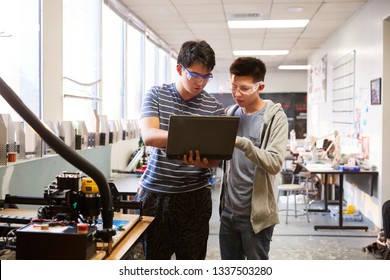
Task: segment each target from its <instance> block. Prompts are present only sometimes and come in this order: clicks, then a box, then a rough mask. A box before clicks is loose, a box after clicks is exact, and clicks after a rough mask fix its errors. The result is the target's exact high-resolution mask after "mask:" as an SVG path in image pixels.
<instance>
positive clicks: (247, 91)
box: [228, 81, 263, 95]
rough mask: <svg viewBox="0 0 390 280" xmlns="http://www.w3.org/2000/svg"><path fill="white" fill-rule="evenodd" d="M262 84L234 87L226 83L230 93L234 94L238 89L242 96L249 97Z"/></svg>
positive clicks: (233, 84)
mask: <svg viewBox="0 0 390 280" xmlns="http://www.w3.org/2000/svg"><path fill="white" fill-rule="evenodd" d="M262 83H263V82H262V81H260V82H257V83H254V84H241V85H236V84H235V83H233V82H231V81H228V87H229V89H230V90H231V91H232V92H236V90H237V89H238V90H239V91H240V92H241V93H242V94H246V95H250V94H253V93H255V92H256V91H257V89H258V88H259V87H260V85H261V84H262Z"/></svg>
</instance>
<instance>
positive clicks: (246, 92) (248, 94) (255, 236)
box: [219, 57, 288, 260]
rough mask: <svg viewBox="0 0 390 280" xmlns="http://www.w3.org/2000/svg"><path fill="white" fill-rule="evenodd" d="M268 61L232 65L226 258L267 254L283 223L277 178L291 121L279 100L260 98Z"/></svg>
mask: <svg viewBox="0 0 390 280" xmlns="http://www.w3.org/2000/svg"><path fill="white" fill-rule="evenodd" d="M265 73H266V67H265V64H264V63H263V62H262V61H261V60H259V59H257V58H253V57H241V58H237V59H236V60H235V61H234V62H233V63H232V64H231V66H230V81H229V86H230V89H231V91H232V96H233V99H234V101H235V102H236V105H233V106H231V107H230V108H228V109H227V115H234V116H239V117H240V125H239V128H238V132H237V138H236V144H235V149H234V152H233V157H232V159H231V160H230V164H229V169H228V176H227V184H226V186H225V187H224V189H223V192H222V196H221V198H222V199H221V207H220V208H221V209H222V212H221V225H220V232H219V241H220V251H221V258H222V259H231V260H232V259H233V260H238V259H262V260H267V259H269V257H268V253H269V250H270V243H271V238H272V234H273V230H274V226H275V225H276V224H278V223H279V217H278V207H277V202H276V199H275V195H274V180H275V175H276V174H278V173H279V172H280V171H281V169H282V165H283V160H284V154H285V151H286V148H287V139H288V121H287V116H286V114H285V113H284V111H283V109H282V107H281V105H280V104H275V103H273V102H272V101H270V100H262V99H261V92H262V91H263V89H264V87H265V84H264V77H265Z"/></svg>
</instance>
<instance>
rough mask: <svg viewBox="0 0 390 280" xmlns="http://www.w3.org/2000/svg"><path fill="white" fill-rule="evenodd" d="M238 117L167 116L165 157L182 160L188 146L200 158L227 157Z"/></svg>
mask: <svg viewBox="0 0 390 280" xmlns="http://www.w3.org/2000/svg"><path fill="white" fill-rule="evenodd" d="M239 121H240V118H239V117H232V116H192V115H191V116H188V115H186V116H182V115H172V116H170V119H169V128H168V143H167V148H166V154H167V157H168V158H169V159H179V160H182V159H183V156H184V154H188V153H189V151H190V150H192V151H193V152H194V153H195V151H196V150H198V151H199V152H200V156H201V158H207V159H219V160H229V159H231V157H232V154H233V150H234V143H235V140H236V135H237V129H238V124H239Z"/></svg>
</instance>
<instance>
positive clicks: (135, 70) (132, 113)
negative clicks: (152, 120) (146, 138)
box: [126, 25, 145, 119]
mask: <svg viewBox="0 0 390 280" xmlns="http://www.w3.org/2000/svg"><path fill="white" fill-rule="evenodd" d="M144 42H145V37H144V35H143V34H142V33H141V32H139V31H138V30H137V29H135V28H134V27H132V26H130V25H128V26H127V67H126V68H127V95H126V96H127V119H138V117H139V114H140V110H141V102H142V96H143V94H144V87H143V85H144V83H143V82H144V79H143V77H144V75H143V73H144Z"/></svg>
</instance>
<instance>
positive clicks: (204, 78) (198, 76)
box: [180, 64, 213, 81]
mask: <svg viewBox="0 0 390 280" xmlns="http://www.w3.org/2000/svg"><path fill="white" fill-rule="evenodd" d="M180 66H181V67H182V68H183V69H184V70H186V72H187V79H188V80H189V81H190V80H191V78H194V79H195V80H197V81H199V80H202V81H207V80H208V79H211V78H212V77H213V74H208V75H201V74H198V73H194V72H191V71H190V70H188V69H187V68H185V67H184V66H183V65H181V64H180Z"/></svg>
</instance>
